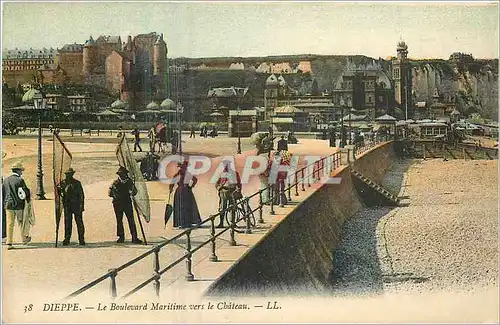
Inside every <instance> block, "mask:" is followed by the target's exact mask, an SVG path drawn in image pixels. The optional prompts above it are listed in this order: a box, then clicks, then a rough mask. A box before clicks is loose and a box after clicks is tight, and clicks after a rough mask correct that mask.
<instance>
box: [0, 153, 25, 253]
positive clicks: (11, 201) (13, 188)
mask: <svg viewBox="0 0 500 325" xmlns="http://www.w3.org/2000/svg"><path fill="white" fill-rule="evenodd" d="M11 170H12V174H11V175H10V176H8V177H7V178H5V180H4V182H3V185H2V193H3V195H4V204H5V210H6V212H7V217H6V223H7V234H6V235H7V242H6V244H7V249H8V250H10V249H13V248H14V247H13V246H12V240H13V236H14V222H15V220H17V223H18V225H19V228H20V229H21V235H22V241H23V244H27V243H29V242H30V241H31V236H30V226H31V224H32V223H31V222H30V220H27V216H26V215H25V208H26V207H27V205H28V204H29V203H30V202H31V192H30V190H29V188H28V187H27V186H26V183H25V182H24V179H23V178H22V174H23V171H24V167H23V165H22V164H21V163H17V164H14V165H13V166H12V168H11Z"/></svg>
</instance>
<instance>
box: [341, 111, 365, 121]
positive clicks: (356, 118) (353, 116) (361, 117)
mask: <svg viewBox="0 0 500 325" xmlns="http://www.w3.org/2000/svg"><path fill="white" fill-rule="evenodd" d="M364 119H366V115H356V114H353V113H349V114H348V115H346V116H344V121H363V120H364Z"/></svg>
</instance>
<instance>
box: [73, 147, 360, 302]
mask: <svg viewBox="0 0 500 325" xmlns="http://www.w3.org/2000/svg"><path fill="white" fill-rule="evenodd" d="M350 151H351V150H347V157H349V154H350ZM341 160H342V153H341V152H340V151H337V152H335V153H333V154H331V155H328V156H325V157H322V158H320V159H319V160H317V161H315V162H314V163H312V164H309V165H306V166H304V167H302V168H300V169H298V170H296V171H294V172H293V173H290V174H289V175H287V178H286V186H281V189H280V191H279V192H278V191H276V185H275V184H269V185H267V187H265V188H262V189H260V190H259V191H257V192H255V193H253V194H252V195H250V196H247V197H243V198H241V199H239V200H238V201H236V202H233V203H232V204H231V205H230V206H229V207H228V208H227V209H224V210H221V211H219V212H217V213H215V214H213V215H210V216H209V217H207V218H206V219H205V220H203V221H202V222H201V223H200V224H199V225H197V226H195V227H191V228H188V229H186V230H184V231H182V232H180V233H179V234H177V235H175V236H174V237H172V238H170V239H168V240H165V241H163V242H161V243H160V244H158V245H156V246H154V247H153V248H151V249H149V250H148V251H146V252H144V253H143V254H141V255H139V256H137V257H136V258H134V259H132V260H130V261H128V262H127V263H125V264H122V265H120V266H118V267H116V268H112V269H109V270H108V272H107V273H106V274H104V275H102V276H100V277H99V278H97V279H95V280H93V281H91V282H90V283H88V284H86V285H84V286H83V287H81V288H80V289H78V290H76V291H74V292H73V293H71V294H70V295H68V296H67V297H65V298H64V299H70V298H74V297H76V296H78V295H80V294H82V293H84V292H86V291H87V290H89V289H91V288H92V287H94V286H96V285H97V284H99V283H101V282H103V281H105V280H107V279H109V280H110V286H109V295H110V298H111V299H115V298H117V296H118V294H117V281H116V279H117V277H118V275H119V273H120V272H121V271H123V270H125V269H127V268H128V267H130V266H132V265H134V264H136V263H138V262H139V261H141V260H143V259H145V258H146V257H148V256H150V255H153V259H154V260H153V275H152V276H150V277H149V278H147V279H146V280H144V281H143V282H142V283H140V284H138V285H137V286H135V287H134V288H133V289H132V290H130V291H128V292H127V293H126V294H124V295H123V296H121V298H126V297H128V296H130V295H132V294H134V293H136V292H137V291H139V290H141V289H142V288H144V287H145V286H147V285H148V284H150V283H153V287H154V291H155V294H156V295H157V296H159V294H160V288H161V277H162V275H163V274H165V273H166V272H168V271H169V270H171V269H172V268H173V267H175V266H176V265H178V264H179V263H181V262H183V261H185V263H186V273H185V279H186V281H193V280H194V274H193V267H192V257H193V254H195V253H196V252H197V251H199V250H200V249H201V248H203V247H205V246H208V245H210V250H211V253H210V257H209V260H210V261H212V262H217V261H218V256H217V252H216V239H217V238H219V237H220V236H222V235H223V234H224V233H226V232H228V231H229V236H230V240H229V245H230V246H236V238H235V233H236V232H238V233H240V231H238V230H236V227H237V224H238V223H240V222H241V221H245V222H246V226H245V228H246V229H245V231H244V233H246V234H250V233H251V232H252V222H251V220H250V219H251V217H253V213H254V212H257V213H258V221H259V223H264V219H263V207H264V205H269V206H270V214H271V215H274V214H275V204H276V201H277V200H276V199H277V195H279V196H278V198H279V197H281V196H284V195H287V196H288V199H289V200H291V192H292V191H295V196H299V192H300V191H299V187H300V189H301V191H305V188H306V186H307V187H311V184H312V183H313V182H314V180H315V179H320V178H321V172H323V175H325V176H328V175H330V174H331V172H332V171H333V170H335V169H337V168H339V167H340V166H341V164H342V161H341ZM347 163H348V158H347ZM266 194H267V195H266ZM257 197H258V205H257V206H256V207H255V208H253V209H252V208H250V209H245V208H243V209H242V207H250V205H249V202H250V200H251V199H252V198H257ZM279 201H280V207H283V206H284V204H285V203H284V202H283V200H279ZM241 211H246V212H245V213H241ZM237 212H240V213H237ZM227 213H229V214H230V223H229V225H228V226H226V227H224V228H223V229H221V230H218V231H216V227H215V220H216V218H218V217H221V216H222V217H223V216H226V214H227ZM206 224H209V225H210V238H208V239H207V240H205V241H204V242H202V243H201V244H199V245H197V246H196V247H192V243H191V238H192V233H193V231H194V230H196V229H197V228H198V227H200V226H202V225H206ZM217 229H218V228H217ZM180 238H185V240H186V246H185V253H184V255H182V256H180V257H178V258H177V259H176V260H174V261H172V262H170V263H169V264H168V265H165V266H163V267H160V256H159V254H160V250H161V249H162V248H164V247H165V246H167V245H169V244H172V243H174V242H175V241H176V240H178V239H180Z"/></svg>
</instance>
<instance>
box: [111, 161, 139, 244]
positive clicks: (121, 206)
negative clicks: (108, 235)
mask: <svg viewBox="0 0 500 325" xmlns="http://www.w3.org/2000/svg"><path fill="white" fill-rule="evenodd" d="M116 174H118V179H117V180H115V181H114V182H113V184H111V187H110V188H109V193H108V194H109V196H110V197H112V198H113V209H114V210H115V216H116V235H117V236H118V240H117V241H116V242H117V243H123V242H125V232H124V229H123V214H125V216H126V217H127V221H128V226H129V228H130V235H131V236H132V243H134V244H142V240H140V239H139V238H137V228H136V226H135V220H134V212H133V207H132V198H131V196H135V195H136V194H137V188H136V187H135V185H134V183H133V182H132V180H131V179H130V177H129V176H128V170H127V169H126V168H125V167H123V166H120V168H119V169H118V171H117V172H116Z"/></svg>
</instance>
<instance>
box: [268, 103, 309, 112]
mask: <svg viewBox="0 0 500 325" xmlns="http://www.w3.org/2000/svg"><path fill="white" fill-rule="evenodd" d="M274 113H303V111H302V110H300V109H298V108H296V107H293V106H291V105H287V106H281V107H276V108H275V109H274Z"/></svg>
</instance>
